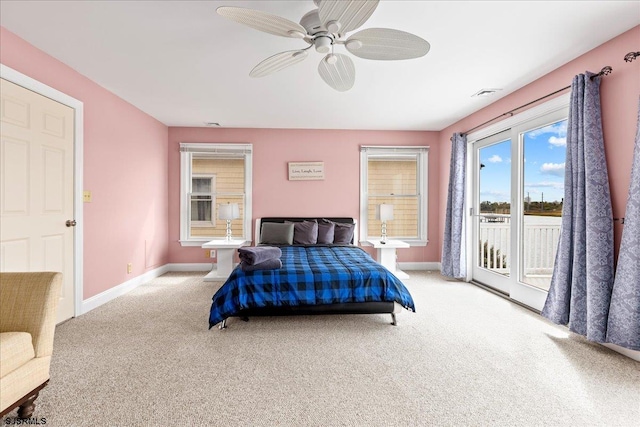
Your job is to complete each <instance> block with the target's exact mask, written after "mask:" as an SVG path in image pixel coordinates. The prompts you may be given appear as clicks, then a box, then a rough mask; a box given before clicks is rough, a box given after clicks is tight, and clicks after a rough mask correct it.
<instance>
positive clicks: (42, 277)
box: [0, 272, 62, 418]
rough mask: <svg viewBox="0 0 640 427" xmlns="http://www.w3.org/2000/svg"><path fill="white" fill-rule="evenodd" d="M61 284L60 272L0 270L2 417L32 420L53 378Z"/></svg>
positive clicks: (0, 404) (0, 405) (0, 394)
mask: <svg viewBox="0 0 640 427" xmlns="http://www.w3.org/2000/svg"><path fill="white" fill-rule="evenodd" d="M61 286H62V274H61V273H51V272H41V273H0V416H3V415H5V414H8V413H9V412H11V411H12V410H14V409H15V408H17V407H19V409H18V417H20V418H30V417H31V415H32V414H33V410H34V409H35V404H34V401H35V400H36V398H37V397H38V393H39V392H40V390H42V388H43V387H44V386H46V385H47V383H48V382H49V365H50V363H51V353H52V352H53V335H54V332H55V327H56V310H57V307H58V299H59V296H60V288H61Z"/></svg>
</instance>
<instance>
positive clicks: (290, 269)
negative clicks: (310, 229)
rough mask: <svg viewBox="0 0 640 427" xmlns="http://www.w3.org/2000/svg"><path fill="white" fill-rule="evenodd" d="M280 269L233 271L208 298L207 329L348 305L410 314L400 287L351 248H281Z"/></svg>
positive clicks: (408, 302)
mask: <svg viewBox="0 0 640 427" xmlns="http://www.w3.org/2000/svg"><path fill="white" fill-rule="evenodd" d="M281 249H282V257H281V258H280V259H281V260H282V268H281V269H278V270H257V271H251V272H244V271H242V269H240V268H239V267H237V268H236V269H235V270H233V272H232V273H231V275H230V276H229V278H228V279H227V281H226V282H225V283H224V285H222V287H221V288H220V289H219V290H218V291H217V292H216V293H215V295H214V296H213V304H212V305H211V314H210V316H209V328H211V327H213V326H214V325H215V324H217V323H219V322H221V321H222V320H224V319H226V318H227V317H230V316H233V315H235V314H237V313H238V312H239V311H240V310H243V309H246V308H257V307H273V306H275V307H281V306H299V305H317V304H336V303H347V302H370V301H395V302H397V303H399V304H400V305H402V306H403V307H404V308H406V309H407V310H410V311H415V306H414V303H413V298H411V295H410V294H409V291H408V290H407V288H405V286H404V285H403V284H402V282H401V281H400V280H399V279H398V278H397V277H395V276H394V275H393V274H391V273H390V272H389V271H388V270H387V269H386V268H384V267H383V266H381V265H380V264H378V263H377V262H375V261H374V260H373V259H372V258H371V257H370V256H369V254H368V253H366V252H365V251H364V250H362V249H361V248H358V247H355V246H284V247H281Z"/></svg>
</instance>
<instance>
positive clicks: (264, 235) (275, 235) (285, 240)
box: [260, 222, 293, 245]
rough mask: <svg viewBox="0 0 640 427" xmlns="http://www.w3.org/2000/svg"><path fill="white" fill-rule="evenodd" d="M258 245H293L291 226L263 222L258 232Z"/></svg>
mask: <svg viewBox="0 0 640 427" xmlns="http://www.w3.org/2000/svg"><path fill="white" fill-rule="evenodd" d="M260 243H266V244H269V245H290V244H292V243H293V224H281V223H278V222H265V223H264V224H262V230H261V231H260Z"/></svg>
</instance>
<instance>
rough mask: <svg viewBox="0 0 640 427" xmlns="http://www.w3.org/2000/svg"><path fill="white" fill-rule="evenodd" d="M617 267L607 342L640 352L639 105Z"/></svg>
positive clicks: (639, 107)
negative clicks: (629, 183)
mask: <svg viewBox="0 0 640 427" xmlns="http://www.w3.org/2000/svg"><path fill="white" fill-rule="evenodd" d="M624 216H625V222H624V228H623V229H622V242H621V243H620V254H619V255H618V267H617V269H616V278H615V282H614V283H613V293H612V295H611V307H610V308H609V325H608V326H607V342H610V343H613V344H617V345H620V346H622V347H626V348H630V349H632V350H640V105H639V106H638V130H637V132H636V145H635V148H634V151H633V166H632V168H631V185H630V187H629V198H628V199H627V210H626V212H625V215H624Z"/></svg>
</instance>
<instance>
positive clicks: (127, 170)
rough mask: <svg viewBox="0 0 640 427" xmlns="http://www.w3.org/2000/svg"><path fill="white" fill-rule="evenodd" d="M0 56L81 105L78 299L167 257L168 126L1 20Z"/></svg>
mask: <svg viewBox="0 0 640 427" xmlns="http://www.w3.org/2000/svg"><path fill="white" fill-rule="evenodd" d="M0 62H2V64H4V65H6V66H8V67H11V68H13V69H14V70H17V71H19V72H21V73H23V74H25V75H27V76H29V77H32V78H34V79H36V80H38V81H40V82H42V83H44V84H46V85H48V86H51V87H53V88H55V89H57V90H59V91H61V92H63V93H65V94H67V95H69V96H71V97H73V98H76V99H78V100H80V101H82V102H83V104H84V175H83V178H84V189H85V190H90V191H91V192H92V196H93V200H92V202H91V203H85V204H84V290H83V297H84V299H87V298H89V297H91V296H93V295H96V294H98V293H100V292H103V291H105V290H107V289H109V288H112V287H114V286H116V285H119V284H121V283H123V282H125V281H127V280H129V279H131V278H133V277H136V276H138V275H140V274H142V273H144V272H145V271H147V270H149V269H151V268H153V267H157V266H161V265H163V264H166V263H167V262H168V256H167V249H168V241H167V230H168V217H167V204H168V202H167V199H168V190H167V185H168V182H167V168H168V162H167V133H168V130H167V127H166V126H165V125H163V124H162V123H160V122H158V121H157V120H155V119H153V118H152V117H150V116H148V115H147V114H145V113H143V112H142V111H140V110H138V109H137V108H135V107H133V106H132V105H131V104H129V103H127V102H125V101H124V100H122V99H121V98H118V97H117V96H115V95H114V94H113V93H111V92H109V91H107V90H106V89H104V88H102V87H101V86H99V85H97V84H96V83H94V82H93V81H91V80H89V79H87V78H86V77H84V76H83V75H81V74H79V73H78V72H76V71H74V70H73V69H72V68H70V67H68V66H67V65H65V64H63V63H62V62H60V61H58V60H56V59H55V58H53V57H51V56H49V55H47V54H45V53H44V52H42V51H40V50H38V49H36V48H35V47H34V46H32V45H30V44H29V43H27V42H26V41H24V40H23V39H21V38H19V37H18V36H16V35H15V34H13V33H11V32H10V31H8V30H6V29H5V28H3V27H2V28H0ZM128 262H131V263H133V272H132V273H131V274H127V263H128Z"/></svg>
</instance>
